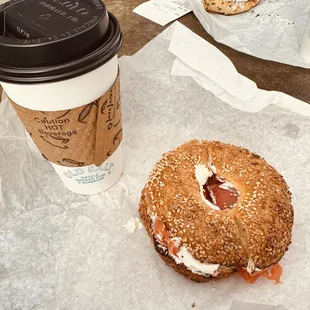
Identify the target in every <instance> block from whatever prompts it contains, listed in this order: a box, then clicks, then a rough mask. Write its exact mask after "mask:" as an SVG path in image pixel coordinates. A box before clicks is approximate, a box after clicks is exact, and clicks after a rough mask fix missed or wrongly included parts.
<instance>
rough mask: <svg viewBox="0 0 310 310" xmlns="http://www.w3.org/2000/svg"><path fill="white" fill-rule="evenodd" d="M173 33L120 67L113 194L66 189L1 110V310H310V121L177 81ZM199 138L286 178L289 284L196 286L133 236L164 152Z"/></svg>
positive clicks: (10, 114) (236, 281)
mask: <svg viewBox="0 0 310 310" xmlns="http://www.w3.org/2000/svg"><path fill="white" fill-rule="evenodd" d="M172 32H173V26H172V27H170V28H168V30H167V31H165V32H164V33H162V34H161V35H159V36H158V37H157V38H155V39H154V40H153V41H152V42H150V43H149V44H148V45H147V46H146V47H145V48H143V49H142V50H140V51H139V52H138V53H137V54H135V55H134V56H132V57H122V58H121V59H120V69H121V89H122V91H121V95H122V107H123V120H124V126H123V127H124V141H123V151H124V158H125V168H124V174H123V176H122V178H121V179H120V181H119V182H118V184H117V185H115V186H114V187H113V188H112V189H111V190H109V191H108V192H105V193H102V194H99V195H95V196H91V197H85V196H79V195H76V194H73V193H71V192H69V191H68V190H66V189H65V188H64V186H63V185H62V184H61V182H60V180H59V179H58V177H57V175H56V174H55V172H54V171H53V169H52V167H51V166H50V165H49V163H47V162H46V161H44V160H42V158H41V156H40V154H39V152H37V151H36V150H35V148H34V147H33V144H32V142H31V140H30V138H29V137H28V136H26V135H25V132H24V130H23V128H22V125H21V123H20V121H19V120H18V118H17V116H16V114H15V112H14V111H13V110H12V108H11V106H10V105H9V104H8V102H7V101H6V100H4V101H3V102H2V103H1V104H0V301H1V302H0V308H1V310H2V309H5V310H12V309H22V310H24V309H36V310H37V309H48V310H54V309H55V310H56V309H57V310H66V309H70V310H75V309H77V310H85V309H141V310H142V309H143V310H144V309H152V310H153V309H158V310H160V309H169V310H174V309H175V310H180V309H191V308H192V304H193V303H195V309H214V310H228V309H229V308H230V307H231V305H232V301H233V300H239V301H243V302H250V303H261V304H269V305H278V304H281V305H283V306H285V307H286V308H287V309H294V310H305V309H309V307H310V301H309V297H308V291H309V285H310V278H309V269H310V267H309V266H310V255H309V250H308V249H309V246H310V208H309V201H310V182H309V181H310V180H309V178H310V177H309V175H310V173H309V172H310V155H309V150H310V121H309V119H307V118H306V117H304V116H302V115H299V114H294V113H292V112H291V111H289V110H284V109H281V108H279V107H276V106H274V105H271V106H268V107H266V108H265V109H263V110H262V111H260V112H258V113H247V112H244V111H241V110H236V109H234V108H233V107H231V106H230V105H228V104H226V103H224V102H222V101H220V100H219V99H217V98H216V97H215V96H214V95H212V94H211V93H210V92H208V91H206V90H205V89H204V88H203V87H201V86H200V85H198V84H197V83H196V82H195V81H194V80H193V79H192V78H191V77H176V76H171V75H170V72H171V68H172V66H173V63H174V60H175V56H174V55H173V54H171V53H170V52H169V51H168V47H169V44H170V40H171V35H172ZM194 138H198V139H217V140H222V141H224V142H230V143H234V144H237V145H241V146H244V147H247V148H249V149H250V150H252V151H254V152H257V153H259V154H260V155H262V156H264V157H265V158H266V159H267V160H268V161H269V162H270V163H271V164H272V165H273V166H275V167H276V168H277V169H278V170H279V171H280V172H281V173H282V174H283V175H284V177H285V179H286V180H287V182H288V184H289V186H290V187H291V191H292V193H293V204H294V207H295V213H296V214H295V226H294V234H293V243H292V245H291V247H290V250H289V251H288V252H287V254H286V255H285V257H284V259H283V260H282V263H281V264H282V266H283V268H284V273H283V277H282V281H283V283H282V284H280V285H273V283H272V282H271V281H268V280H266V279H259V280H258V281H257V283H256V284H254V285H250V284H247V283H245V282H244V281H243V280H242V279H240V278H239V277H232V278H229V279H226V280H222V281H216V282H210V283H207V284H196V283H193V282H190V281H189V280H187V279H184V278H183V277H181V276H179V275H178V274H176V273H175V272H174V271H172V270H171V269H170V268H168V267H167V266H166V265H165V264H164V263H163V262H162V261H161V259H160V258H159V257H158V255H157V253H156V252H155V251H154V250H153V248H152V246H151V242H150V240H149V238H148V237H147V235H146V233H145V231H144V230H143V229H142V230H139V231H137V232H136V233H130V232H129V231H128V230H127V229H126V228H125V227H124V225H126V223H128V221H129V220H130V219H131V218H132V217H136V216H137V208H138V202H139V198H140V192H141V190H142V188H143V186H144V184H145V182H146V180H147V178H148V173H149V171H150V170H151V168H152V166H153V165H154V164H155V162H156V161H157V160H158V159H159V158H160V156H161V154H162V153H163V152H165V151H167V150H170V149H171V148H174V147H175V146H177V145H179V144H180V143H183V142H184V141H187V140H190V139H194ZM260 309H262V310H263V309H264V308H260Z"/></svg>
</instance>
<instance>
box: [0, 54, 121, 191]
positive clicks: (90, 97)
mask: <svg viewBox="0 0 310 310" xmlns="http://www.w3.org/2000/svg"><path fill="white" fill-rule="evenodd" d="M117 74H118V62H117V56H114V57H113V58H112V59H111V60H109V61H108V62H106V63H105V64H104V65H102V66H101V67H99V68H97V69H95V70H93V71H91V72H89V73H86V74H83V75H81V76H78V77H75V78H72V79H68V80H64V81H60V82H53V83H42V84H41V83H38V84H13V83H6V82H2V83H1V85H2V87H3V89H4V90H5V92H6V93H7V95H8V96H9V97H10V99H11V100H13V101H14V102H16V103H17V104H18V105H20V106H22V107H24V108H27V109H31V110H36V111H61V110H67V109H74V108H78V107H81V106H83V105H85V104H88V103H91V102H93V101H94V100H97V99H98V98H100V97H101V96H103V95H104V94H105V93H106V92H107V91H108V90H109V89H110V88H111V86H112V85H113V84H114V82H115V80H116V78H117ZM52 166H53V167H54V169H55V171H56V172H57V173H58V175H59V177H60V179H61V180H62V182H63V183H64V185H65V186H66V187H67V188H68V189H69V190H71V191H72V192H75V193H78V194H82V195H92V194H97V193H100V192H103V191H105V190H107V189H109V188H110V187H112V186H113V185H114V184H115V183H116V182H117V181H118V179H119V178H120V176H121V174H122V170H123V160H122V152H121V145H120V146H119V147H118V149H117V150H116V151H115V152H114V153H113V154H112V156H110V157H109V158H108V159H107V160H106V161H105V162H104V163H103V164H102V165H101V166H98V167H96V166H95V165H90V166H85V167H78V168H72V167H64V166H60V165H56V164H54V163H52Z"/></svg>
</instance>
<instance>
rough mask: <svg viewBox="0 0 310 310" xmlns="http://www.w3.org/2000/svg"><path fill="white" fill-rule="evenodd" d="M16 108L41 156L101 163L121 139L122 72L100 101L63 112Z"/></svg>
mask: <svg viewBox="0 0 310 310" xmlns="http://www.w3.org/2000/svg"><path fill="white" fill-rule="evenodd" d="M11 103H12V104H13V107H14V109H15V111H16V112H17V114H18V116H19V118H20V119H21V121H22V122H23V124H24V126H25V128H26V129H27V131H28V133H29V134H30V136H31V138H32V140H33V141H34V143H35V144H36V146H37V148H38V149H39V150H40V152H41V153H42V156H43V157H44V158H45V159H47V160H48V161H50V162H52V163H55V164H58V165H61V166H66V167H82V166H88V165H92V164H95V165H96V166H99V165H101V164H102V163H103V162H104V161H105V160H106V159H107V158H108V157H109V156H111V155H112V154H113V153H114V151H115V150H116V149H117V147H118V146H119V144H120V142H121V140H122V120H121V106H120V81H119V75H118V77H117V79H116V80H115V83H114V84H113V86H112V87H111V88H110V89H109V90H108V91H107V92H106V93H105V94H104V95H103V96H102V97H101V98H100V99H98V100H96V101H94V102H92V103H89V104H86V105H84V106H81V107H78V108H75V109H71V110H64V111H55V112H44V111H33V110H29V109H26V108H24V107H21V106H20V105H18V104H16V103H14V102H12V101H11Z"/></svg>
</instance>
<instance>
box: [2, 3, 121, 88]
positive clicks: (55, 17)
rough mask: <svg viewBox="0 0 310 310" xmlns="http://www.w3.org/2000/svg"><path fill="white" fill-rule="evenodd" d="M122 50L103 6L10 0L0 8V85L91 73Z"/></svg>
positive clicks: (116, 30) (116, 28)
mask: <svg viewBox="0 0 310 310" xmlns="http://www.w3.org/2000/svg"><path fill="white" fill-rule="evenodd" d="M121 44H122V34H121V31H120V27H119V23H118V21H117V19H116V18H115V17H114V16H113V15H112V14H110V13H108V12H107V10H106V7H105V5H104V3H103V2H102V1H101V0H76V1H71V0H12V1H10V2H7V3H5V4H3V5H0V55H1V57H0V81H4V82H14V83H40V82H47V81H49V82H51V81H58V80H62V79H68V78H72V77H75V76H78V75H81V74H83V73H87V72H89V71H91V70H93V69H95V68H97V67H99V66H100V65H102V64H104V63H105V62H107V61H108V60H109V59H111V58H112V57H114V56H115V55H116V54H117V52H118V51H119V49H120V47H121Z"/></svg>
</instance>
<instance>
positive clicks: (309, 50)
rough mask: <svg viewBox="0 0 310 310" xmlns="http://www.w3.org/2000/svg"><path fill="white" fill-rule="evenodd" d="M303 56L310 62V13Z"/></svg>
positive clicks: (304, 37) (302, 48) (302, 49)
mask: <svg viewBox="0 0 310 310" xmlns="http://www.w3.org/2000/svg"><path fill="white" fill-rule="evenodd" d="M300 53H301V56H302V57H303V58H305V59H306V60H307V61H309V62H310V12H309V16H308V21H307V24H306V29H305V34H304V36H303V40H302V43H301V50H300Z"/></svg>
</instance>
